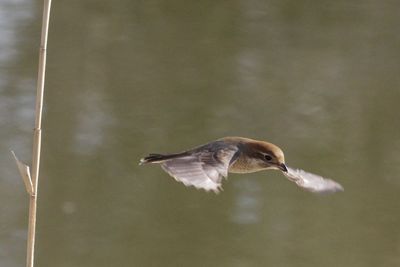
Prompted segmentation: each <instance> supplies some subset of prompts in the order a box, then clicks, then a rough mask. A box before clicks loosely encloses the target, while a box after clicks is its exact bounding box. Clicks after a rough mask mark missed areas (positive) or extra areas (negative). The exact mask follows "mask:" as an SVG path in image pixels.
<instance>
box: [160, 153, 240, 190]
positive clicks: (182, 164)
mask: <svg viewBox="0 0 400 267" xmlns="http://www.w3.org/2000/svg"><path fill="white" fill-rule="evenodd" d="M237 151H238V149H237V147H234V146H227V147H224V148H219V149H217V150H205V151H198V152H196V153H193V154H190V155H186V156H182V157H177V158H173V159H169V160H166V161H164V162H162V163H161V167H162V168H163V169H164V170H165V171H166V172H167V173H168V174H169V175H171V176H172V177H174V178H175V180H176V181H178V182H182V183H183V184H185V185H186V186H194V187H196V188H202V189H205V190H206V191H210V190H212V191H214V192H216V193H218V192H219V191H220V190H221V189H222V188H221V186H222V177H227V176H228V168H229V165H230V164H231V163H232V162H231V160H232V158H233V156H234V155H235V153H236V152H237Z"/></svg>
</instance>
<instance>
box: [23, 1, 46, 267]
mask: <svg viewBox="0 0 400 267" xmlns="http://www.w3.org/2000/svg"><path fill="white" fill-rule="evenodd" d="M50 6H51V0H44V7H43V20H42V35H41V41H40V50H39V70H38V81H37V93H36V107H35V128H34V132H33V153H32V185H33V194H31V195H30V203H29V224H28V244H27V260H26V266H27V267H33V264H34V255H35V236H36V211H37V196H38V180H39V166H40V152H41V145H42V133H41V130H42V113H43V93H44V81H45V70H46V50H47V36H48V29H49V19H50Z"/></svg>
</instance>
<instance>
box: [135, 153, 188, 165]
mask: <svg viewBox="0 0 400 267" xmlns="http://www.w3.org/2000/svg"><path fill="white" fill-rule="evenodd" d="M181 155H182V154H166V155H163V154H149V155H148V156H146V157H144V158H142V159H141V160H140V162H139V165H142V164H146V163H160V162H163V161H165V160H169V159H173V158H176V157H180V156H181Z"/></svg>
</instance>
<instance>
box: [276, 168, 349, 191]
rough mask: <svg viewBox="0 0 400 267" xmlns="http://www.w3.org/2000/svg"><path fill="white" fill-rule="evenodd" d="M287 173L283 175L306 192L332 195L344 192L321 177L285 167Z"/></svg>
mask: <svg viewBox="0 0 400 267" xmlns="http://www.w3.org/2000/svg"><path fill="white" fill-rule="evenodd" d="M287 169H288V171H287V172H283V174H284V175H285V176H286V177H287V178H288V179H289V180H290V181H292V182H295V183H296V184H297V185H298V186H300V187H302V188H304V189H305V190H307V191H311V192H315V193H334V192H338V191H344V189H343V187H342V186H341V185H340V184H339V183H337V182H335V181H333V180H331V179H327V178H324V177H322V176H319V175H316V174H313V173H309V172H305V171H303V170H300V169H292V168H290V167H287Z"/></svg>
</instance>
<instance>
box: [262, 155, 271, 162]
mask: <svg viewBox="0 0 400 267" xmlns="http://www.w3.org/2000/svg"><path fill="white" fill-rule="evenodd" d="M264 159H265V160H266V161H271V160H272V157H271V156H270V155H268V154H265V155H264Z"/></svg>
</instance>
